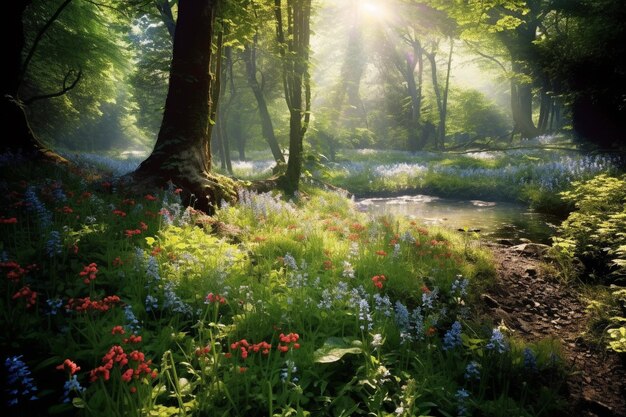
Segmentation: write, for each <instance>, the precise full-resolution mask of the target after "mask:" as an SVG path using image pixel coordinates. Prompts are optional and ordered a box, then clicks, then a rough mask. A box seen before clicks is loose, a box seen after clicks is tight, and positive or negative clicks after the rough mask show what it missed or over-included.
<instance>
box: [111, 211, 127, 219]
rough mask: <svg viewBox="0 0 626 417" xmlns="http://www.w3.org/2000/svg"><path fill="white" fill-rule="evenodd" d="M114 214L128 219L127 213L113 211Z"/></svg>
mask: <svg viewBox="0 0 626 417" xmlns="http://www.w3.org/2000/svg"><path fill="white" fill-rule="evenodd" d="M113 214H115V215H116V216H120V217H126V213H125V212H123V211H122V210H118V209H115V210H113Z"/></svg>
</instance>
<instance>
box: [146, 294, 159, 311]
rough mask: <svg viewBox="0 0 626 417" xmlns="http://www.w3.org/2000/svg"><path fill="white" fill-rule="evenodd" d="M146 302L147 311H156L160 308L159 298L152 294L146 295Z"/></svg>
mask: <svg viewBox="0 0 626 417" xmlns="http://www.w3.org/2000/svg"><path fill="white" fill-rule="evenodd" d="M145 304H146V311H147V312H151V311H156V310H157V309H158V308H159V300H158V299H157V298H156V297H154V296H152V295H150V294H148V295H146V302H145Z"/></svg>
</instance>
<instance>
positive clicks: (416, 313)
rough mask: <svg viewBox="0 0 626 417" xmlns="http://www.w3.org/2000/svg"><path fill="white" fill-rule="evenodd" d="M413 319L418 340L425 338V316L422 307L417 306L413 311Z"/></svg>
mask: <svg viewBox="0 0 626 417" xmlns="http://www.w3.org/2000/svg"><path fill="white" fill-rule="evenodd" d="M411 321H412V323H413V329H414V330H415V337H416V338H417V340H423V339H424V334H425V329H424V316H423V315H422V309H421V308H419V307H416V308H415V309H414V310H413V311H412V312H411Z"/></svg>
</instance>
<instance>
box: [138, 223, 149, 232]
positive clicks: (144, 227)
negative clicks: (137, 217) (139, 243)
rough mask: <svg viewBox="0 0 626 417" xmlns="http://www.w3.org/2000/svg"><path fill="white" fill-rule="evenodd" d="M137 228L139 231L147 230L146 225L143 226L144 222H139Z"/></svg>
mask: <svg viewBox="0 0 626 417" xmlns="http://www.w3.org/2000/svg"><path fill="white" fill-rule="evenodd" d="M139 228H140V229H141V230H148V225H147V224H145V223H144V222H139Z"/></svg>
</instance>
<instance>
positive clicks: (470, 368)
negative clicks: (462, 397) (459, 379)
mask: <svg viewBox="0 0 626 417" xmlns="http://www.w3.org/2000/svg"><path fill="white" fill-rule="evenodd" d="M464 376H465V379H467V380H472V379H473V380H476V381H478V380H480V364H479V363H478V362H476V361H471V362H470V363H468V364H467V366H466V367H465V375H464Z"/></svg>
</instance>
